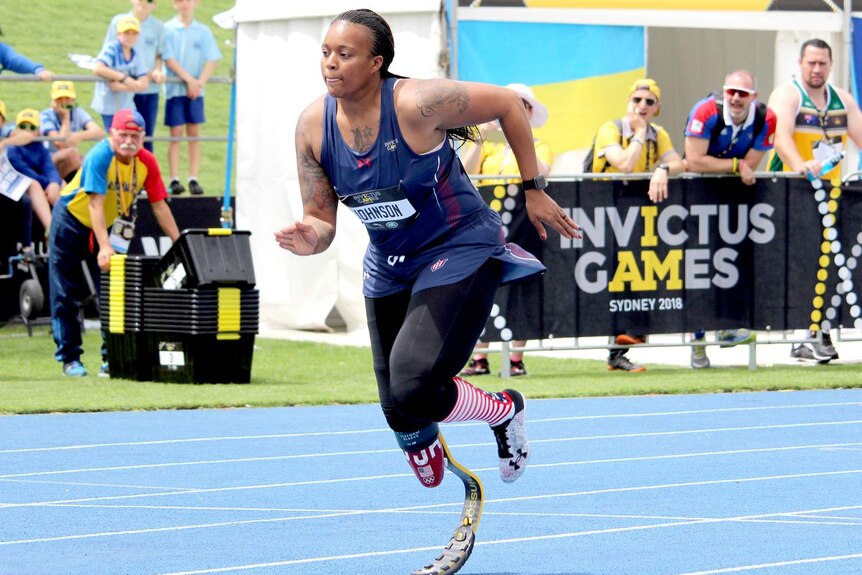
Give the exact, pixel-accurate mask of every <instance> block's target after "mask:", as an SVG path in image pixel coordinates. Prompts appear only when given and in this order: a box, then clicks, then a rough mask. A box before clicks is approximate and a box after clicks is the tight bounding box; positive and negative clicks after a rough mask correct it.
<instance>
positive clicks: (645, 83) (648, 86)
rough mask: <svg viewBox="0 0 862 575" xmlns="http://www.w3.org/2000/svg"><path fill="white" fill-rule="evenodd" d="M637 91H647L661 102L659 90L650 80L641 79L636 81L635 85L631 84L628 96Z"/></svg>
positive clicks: (654, 82) (653, 81)
mask: <svg viewBox="0 0 862 575" xmlns="http://www.w3.org/2000/svg"><path fill="white" fill-rule="evenodd" d="M638 90H649V91H650V92H652V93H653V95H654V96H655V97H656V100H659V101H661V88H659V87H658V84H657V83H656V81H655V80H653V79H651V78H641V79H640V80H636V81H635V83H634V84H632V87H631V88H629V96H631V95H632V94H634V93H635V92H637V91H638ZM655 115H656V116H658V110H656V113H655Z"/></svg>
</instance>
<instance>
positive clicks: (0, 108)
mask: <svg viewBox="0 0 862 575" xmlns="http://www.w3.org/2000/svg"><path fill="white" fill-rule="evenodd" d="M0 116H3V119H4V120H5V119H6V102H4V101H3V100H0Z"/></svg>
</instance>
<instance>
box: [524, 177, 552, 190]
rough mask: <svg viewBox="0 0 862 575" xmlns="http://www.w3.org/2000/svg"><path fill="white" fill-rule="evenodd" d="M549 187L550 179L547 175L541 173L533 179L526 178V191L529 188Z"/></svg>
mask: <svg viewBox="0 0 862 575" xmlns="http://www.w3.org/2000/svg"><path fill="white" fill-rule="evenodd" d="M547 187H548V180H546V179H545V176H542V175H539V176H536V177H535V178H533V179H532V180H524V191H525V192H526V191H527V190H544V189H545V188H547Z"/></svg>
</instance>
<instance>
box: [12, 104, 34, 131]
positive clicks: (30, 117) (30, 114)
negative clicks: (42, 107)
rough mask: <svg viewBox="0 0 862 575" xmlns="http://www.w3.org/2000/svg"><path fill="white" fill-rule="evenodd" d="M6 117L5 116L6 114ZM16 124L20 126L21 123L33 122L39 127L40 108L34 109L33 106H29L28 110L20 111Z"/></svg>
mask: <svg viewBox="0 0 862 575" xmlns="http://www.w3.org/2000/svg"><path fill="white" fill-rule="evenodd" d="M4 118H5V116H4ZM15 124H16V125H17V126H20V125H21V124H33V125H34V126H36V127H37V128H38V127H39V110H34V109H33V108H27V109H26V110H21V111H20V112H18V117H17V118H15Z"/></svg>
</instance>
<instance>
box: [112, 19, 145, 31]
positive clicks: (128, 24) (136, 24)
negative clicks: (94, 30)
mask: <svg viewBox="0 0 862 575" xmlns="http://www.w3.org/2000/svg"><path fill="white" fill-rule="evenodd" d="M129 30H134V31H135V32H140V31H141V21H140V20H138V19H137V18H135V17H134V16H131V15H130V16H123V17H122V18H120V19H119V20H118V21H117V34H122V33H123V32H128V31H129Z"/></svg>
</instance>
